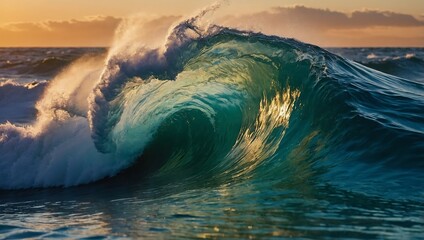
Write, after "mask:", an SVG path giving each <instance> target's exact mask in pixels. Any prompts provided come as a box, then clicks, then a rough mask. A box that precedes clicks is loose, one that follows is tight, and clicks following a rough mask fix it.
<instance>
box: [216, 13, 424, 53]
mask: <svg viewBox="0 0 424 240" xmlns="http://www.w3.org/2000/svg"><path fill="white" fill-rule="evenodd" d="M219 22H220V23H222V24H223V25H227V26H232V27H237V28H241V29H246V30H253V31H261V32H263V33H266V34H273V35H280V36H286V37H294V38H297V39H300V40H303V41H306V42H310V43H314V44H318V45H322V46H359V45H361V46H364V45H365V46H388V45H390V46H405V45H415V46H424V41H422V34H419V32H424V31H423V30H424V21H422V20H419V19H417V18H415V17H414V16H411V15H407V14H402V13H395V12H388V11H376V10H363V11H354V12H352V13H344V12H338V11H332V10H329V9H316V8H308V7H304V6H294V7H275V8H272V9H270V10H269V11H262V12H257V13H253V14H246V15H241V16H226V17H223V18H221V19H220V20H219ZM409 28H414V29H415V30H417V31H418V32H416V34H415V35H414V34H408V36H407V37H408V39H406V36H402V29H409ZM365 29H367V30H369V29H376V30H378V31H377V32H379V33H381V36H376V35H375V34H374V35H372V36H371V35H367V34H369V33H370V31H364V30H365ZM393 29H395V30H396V31H392V30H393ZM357 30H362V31H357ZM337 31H339V34H338V35H337V34H334V33H335V32H337ZM384 31H385V33H382V32H384ZM330 33H331V34H330ZM342 33H343V34H345V35H344V36H342V35H341V34H342ZM353 33H356V34H358V33H361V35H354V38H355V39H356V41H351V40H350V39H349V37H350V36H352V35H351V34H353ZM386 33H390V34H391V35H390V34H389V35H387V34H386ZM390 38H392V39H390ZM411 38H412V39H411Z"/></svg>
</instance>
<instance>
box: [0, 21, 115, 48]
mask: <svg viewBox="0 0 424 240" xmlns="http://www.w3.org/2000/svg"><path fill="white" fill-rule="evenodd" d="M120 22H121V19H120V18H115V17H111V16H95V17H88V18H86V19H81V20H69V21H44V22H36V23H32V22H21V23H9V24H5V25H3V26H1V27H0V36H2V37H1V39H0V45H2V46H108V45H109V44H110V43H111V41H112V38H113V35H114V31H115V29H116V27H117V26H118V25H119V23H120Z"/></svg>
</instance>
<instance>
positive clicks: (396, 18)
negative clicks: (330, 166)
mask: <svg viewBox="0 0 424 240" xmlns="http://www.w3.org/2000/svg"><path fill="white" fill-rule="evenodd" d="M214 2H215V1H210V0H183V1H168V0H155V1H146V0H120V1H112V0H103V1H100V0H89V1H87V0H0V46H109V45H110V44H111V42H112V39H113V35H114V31H115V29H116V27H117V26H118V25H119V23H120V21H121V20H122V19H123V18H125V17H127V16H131V15H135V14H137V15H143V16H146V17H148V18H151V19H162V18H163V19H168V20H169V19H173V21H174V20H175V21H176V20H177V18H178V17H183V16H186V15H190V14H193V13H195V12H196V10H199V9H201V8H203V7H206V6H208V5H210V4H212V3H214ZM171 16H172V17H171ZM213 18H214V20H213V21H214V22H216V23H219V24H224V25H228V26H232V27H237V28H240V29H246V30H253V31H261V32H264V33H266V34H274V35H280V36H286V37H294V38H297V39H299V40H302V41H305V42H309V43H313V44H317V45H320V46H326V47H329V46H421V47H424V1H422V0H403V1H399V0H356V1H340V0H321V1H316V0H303V1H301V0H297V1H295V0H265V1H254V0H233V1H224V2H223V4H222V7H221V8H220V9H219V10H218V11H217V12H216V13H215V14H214V16H213ZM151 27H152V28H154V26H151Z"/></svg>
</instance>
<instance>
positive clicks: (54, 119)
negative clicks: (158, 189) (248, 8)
mask: <svg viewBox="0 0 424 240" xmlns="http://www.w3.org/2000/svg"><path fill="white" fill-rule="evenodd" d="M205 13H206V12H204V13H202V14H200V15H199V16H196V17H193V18H190V19H188V20H185V21H182V22H181V23H179V24H177V25H176V26H175V27H174V28H173V30H172V31H171V33H170V34H169V35H168V36H167V41H166V43H165V44H164V45H163V46H161V45H159V46H158V45H152V46H149V45H143V44H140V45H139V46H138V47H137V49H135V51H134V48H131V49H132V50H131V51H125V49H126V47H125V44H124V43H122V42H120V43H119V47H115V48H114V47H112V48H111V50H110V52H109V54H108V57H107V58H106V65H105V66H104V65H103V62H102V61H95V63H87V62H86V61H83V62H79V63H78V64H76V65H75V67H74V70H72V68H70V70H68V71H65V72H63V73H62V74H61V75H60V76H58V77H56V79H55V80H54V81H53V82H52V83H51V84H50V85H49V86H48V88H47V90H46V92H45V93H44V95H43V97H42V98H41V100H39V101H38V103H37V105H36V106H37V111H38V117H37V120H36V122H35V123H34V124H32V125H28V126H17V125H13V124H11V123H6V124H2V125H0V136H1V137H0V143H1V145H0V153H1V156H2V159H1V161H0V178H1V179H2V181H1V182H0V188H5V189H13V188H29V187H48V186H72V185H78V184H83V183H88V182H92V181H96V180H99V179H102V178H105V177H108V176H114V175H116V174H118V173H119V172H121V171H122V170H123V169H125V168H128V167H130V169H132V171H135V172H137V174H139V173H140V172H143V173H144V174H147V175H155V176H161V177H162V178H163V179H167V180H166V181H169V182H173V181H181V179H184V178H189V179H193V180H195V181H199V179H205V178H208V179H210V180H211V181H212V179H215V180H216V181H220V182H229V181H236V180H239V179H244V178H252V177H256V178H264V177H272V178H276V177H280V178H284V177H285V176H281V173H287V172H292V174H288V175H287V176H293V172H297V173H299V171H300V172H301V173H302V174H307V172H315V171H317V172H318V171H319V172H322V170H321V169H322V167H323V166H326V168H325V169H329V170H326V171H328V173H326V176H328V177H329V178H333V179H341V178H343V180H342V181H344V182H346V181H347V180H346V178H349V177H355V179H357V178H361V180H360V181H358V182H361V181H368V180H369V179H374V180H376V177H375V173H376V172H375V171H373V170H372V169H378V170H379V172H380V173H381V172H382V171H381V168H384V169H387V172H391V171H397V170H399V169H400V170H401V169H422V168H423V167H424V162H423V159H424V151H423V149H424V141H423V134H424V126H423V123H424V116H423V115H422V113H421V111H422V109H424V85H423V84H422V83H419V82H415V81H411V80H406V79H402V78H398V77H394V76H390V75H387V74H382V73H381V72H378V71H375V70H372V69H369V68H367V67H365V66H363V65H360V64H358V63H355V62H353V61H349V60H346V59H344V58H342V57H339V56H337V55H334V54H332V53H330V52H328V51H326V50H323V49H321V48H319V47H316V46H312V45H308V44H305V43H301V42H298V41H296V40H293V39H286V38H281V37H276V36H266V35H263V34H260V33H253V32H244V31H238V30H234V29H229V28H225V27H220V26H214V25H212V26H204V25H202V22H201V19H202V15H204V14H205ZM128 44H131V45H134V44H136V43H135V42H128ZM132 47H133V46H132ZM70 78H72V84H71V85H69V83H70V81H68V80H69V79H70ZM82 86H84V87H82ZM83 89H85V91H82V90H83ZM87 99H89V101H87ZM352 165H355V166H363V167H362V168H360V167H357V168H356V170H352V169H346V168H347V166H352ZM369 166H373V168H372V169H370V167H369ZM341 168H342V169H343V168H344V169H345V171H344V172H343V171H342V172H343V174H340V169H341ZM331 169H334V170H331ZM364 169H367V170H366V171H365V170H364ZM326 171H324V172H326ZM376 171H377V170H376ZM24 172H25V174H23V173H24ZM389 178H390V174H388V175H387V177H384V176H379V178H378V179H382V180H381V181H383V182H387V181H390V179H389ZM376 181H377V180H376Z"/></svg>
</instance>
